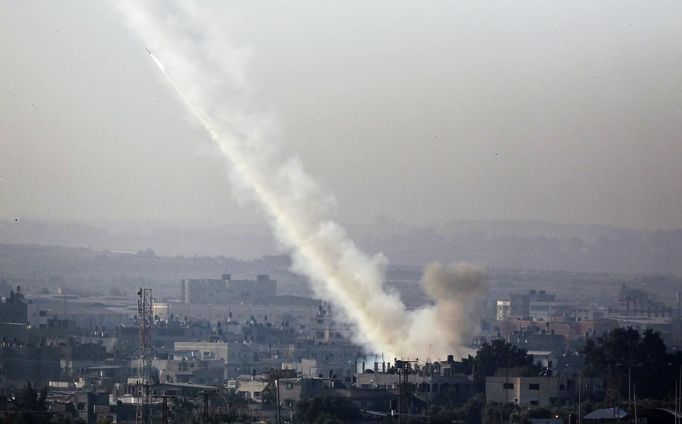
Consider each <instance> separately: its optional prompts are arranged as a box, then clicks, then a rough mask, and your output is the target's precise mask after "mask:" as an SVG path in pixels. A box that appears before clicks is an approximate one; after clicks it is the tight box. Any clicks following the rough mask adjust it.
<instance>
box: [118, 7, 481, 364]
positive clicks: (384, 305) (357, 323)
mask: <svg viewBox="0 0 682 424" xmlns="http://www.w3.org/2000/svg"><path fill="white" fill-rule="evenodd" d="M118 5H119V6H120V7H119V8H120V10H121V11H123V14H124V15H125V17H126V18H127V21H128V23H129V25H130V27H131V29H132V30H133V32H134V33H135V34H137V35H138V36H139V37H140V38H141V40H142V43H143V44H144V45H145V46H147V47H148V48H149V49H151V51H152V52H153V54H152V58H153V59H154V62H155V63H156V65H157V67H158V68H159V70H160V71H161V72H162V73H163V74H164V76H165V77H166V78H167V80H168V82H169V83H170V84H171V85H172V87H173V88H174V90H175V92H176V94H177V95H178V97H179V98H180V100H181V101H182V103H183V104H184V105H185V106H186V107H187V109H188V111H189V112H190V115H191V116H192V119H194V120H196V122H198V124H199V125H200V126H202V127H203V128H204V129H205V130H206V131H207V132H208V134H209V135H210V137H211V139H212V140H213V141H214V142H215V143H216V144H217V146H218V147H219V149H220V151H221V152H222V154H223V155H224V157H225V159H226V160H227V162H228V166H229V170H230V171H229V174H230V175H229V177H230V181H231V183H232V185H233V187H234V191H235V194H236V196H237V197H238V198H239V199H240V200H242V201H251V202H252V203H253V205H255V207H257V208H258V209H259V210H260V211H261V212H262V213H263V214H264V215H265V216H266V217H267V218H268V221H269V223H270V225H271V227H272V230H273V232H274V234H275V236H276V239H277V240H278V242H279V243H280V244H281V247H282V249H283V250H285V251H286V252H288V253H289V254H290V255H291V257H292V259H293V270H294V271H296V272H298V273H301V274H303V275H305V276H306V277H307V278H308V279H309V281H310V283H311V287H312V288H313V290H314V292H315V294H316V296H318V297H319V298H321V299H324V300H326V301H328V302H330V303H332V304H333V305H335V311H336V312H337V313H338V314H339V316H340V318H342V319H343V320H345V321H346V322H348V323H350V324H351V325H352V326H353V330H354V331H353V337H354V340H355V341H356V342H358V343H360V344H362V345H363V346H365V348H366V349H367V351H368V352H383V353H387V354H389V355H395V356H401V357H412V358H415V357H420V358H426V357H427V356H428V355H429V354H430V355H431V356H432V357H435V358H437V357H444V356H445V355H447V354H450V353H455V354H462V353H463V351H462V344H463V342H464V341H466V337H467V336H468V335H470V334H471V331H472V330H473V328H474V325H473V320H472V315H471V314H472V312H473V311H472V310H471V308H470V305H472V303H473V299H474V297H475V296H476V294H477V293H478V292H479V290H480V287H482V282H483V280H484V276H483V274H482V273H481V272H480V271H478V270H476V269H474V268H472V267H470V266H464V265H460V266H455V267H444V266H442V265H431V266H429V267H427V269H426V272H425V275H424V278H423V282H422V283H423V285H424V289H425V291H426V292H427V293H428V294H429V295H430V296H431V298H432V299H433V304H432V305H431V306H428V307H425V308H422V309H418V310H414V311H409V310H408V309H407V308H406V306H405V305H404V304H403V303H402V301H401V300H400V297H399V296H398V295H397V294H396V293H395V292H392V291H389V290H387V289H386V288H385V287H384V285H383V282H384V276H385V268H386V265H387V261H386V258H385V257H384V256H383V255H381V254H377V255H374V256H368V255H366V254H365V253H363V252H362V251H361V250H360V249H358V248H357V246H356V245H355V244H354V243H353V241H352V240H350V239H349V238H348V236H347V235H346V232H345V231H344V229H343V228H342V227H341V226H340V225H338V224H337V223H336V222H334V221H332V220H330V219H328V216H329V215H330V213H329V212H330V209H331V208H332V207H333V206H334V198H333V196H331V195H330V194H329V193H326V192H325V191H324V190H322V189H321V188H320V187H319V185H318V184H317V183H316V181H315V180H314V179H313V178H312V177H311V176H310V175H308V174H307V173H306V172H305V170H304V169H303V166H302V164H301V162H300V160H298V159H297V158H296V157H286V156H285V155H284V154H283V153H282V149H281V146H280V141H279V137H278V133H277V130H276V117H275V115H274V114H273V113H271V112H262V111H260V110H258V109H257V108H256V107H255V106H254V103H253V100H252V95H251V90H250V88H249V86H248V83H247V80H246V77H245V69H246V62H247V61H248V56H249V52H248V51H247V50H244V49H238V48H235V47H234V46H232V45H231V44H230V43H229V41H228V40H229V39H230V37H229V36H228V34H227V33H226V31H225V29H224V28H225V22H224V21H223V20H221V18H220V16H219V15H217V14H216V13H213V12H208V11H205V10H202V9H201V8H199V7H198V6H197V5H195V4H193V3H191V2H188V1H177V2H141V1H137V0H127V1H121V2H119V3H118ZM389 357H390V356H389Z"/></svg>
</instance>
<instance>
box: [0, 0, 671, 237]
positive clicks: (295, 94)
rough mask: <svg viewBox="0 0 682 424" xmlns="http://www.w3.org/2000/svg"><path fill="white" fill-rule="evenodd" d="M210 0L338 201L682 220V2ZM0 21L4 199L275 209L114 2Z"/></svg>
mask: <svg viewBox="0 0 682 424" xmlns="http://www.w3.org/2000/svg"><path fill="white" fill-rule="evenodd" d="M398 3H399V4H398ZM202 4H204V5H205V6H206V7H218V8H220V9H222V10H221V11H220V13H225V16H226V25H229V26H230V27H232V28H233V31H232V32H233V33H234V37H235V39H234V44H237V45H240V46H250V49H251V54H252V57H251V62H250V66H249V69H248V72H247V76H248V78H249V79H250V81H251V84H252V85H253V87H254V89H255V91H256V94H257V96H258V100H259V102H260V103H261V104H263V105H264V108H265V107H272V108H274V109H276V110H277V111H278V113H279V116H280V124H281V127H282V133H283V136H284V138H285V141H286V145H287V150H289V151H290V152H292V153H296V154H299V155H300V156H301V157H302V159H303V161H304V163H305V166H306V168H307V169H308V170H309V171H310V172H311V173H312V174H314V175H315V176H317V177H319V180H320V181H321V182H322V184H323V185H324V186H325V187H326V188H328V189H329V190H330V191H332V192H334V193H335V195H336V197H337V200H338V204H339V207H338V218H339V219H340V221H341V222H347V223H362V222H368V221H373V220H374V218H375V217H376V216H377V215H387V216H390V217H394V218H396V219H398V220H401V221H404V222H410V223H420V222H439V221H443V220H447V219H451V218H482V219H498V218H505V219H544V220H552V221H564V222H577V223H601V224H613V225H622V226H628V227H635V228H670V227H682V183H681V182H682V166H681V163H682V41H680V40H682V25H680V23H679V22H680V17H681V16H682V3H680V2H677V1H670V2H664V1H660V2H645V1H641V2H627V1H599V2H595V1H584V2H580V1H575V2H565V1H562V2H560V1H554V2H548V1H534V2H531V1H515V2H481V1H467V2H456V1H450V2H435V1H434V2H428V5H427V3H425V2H418V1H404V2H395V1H388V0H385V1H336V2H318V1H312V0H310V1H289V2H268V3H265V2H254V1H240V2H206V3H202ZM0 40H2V41H1V42H0V58H1V63H2V65H1V66H0V218H14V217H31V218H48V219H60V220H81V219H121V220H124V219H125V220H127V219H130V220H172V221H194V222H228V223H229V222H254V221H257V218H254V214H253V212H252V210H251V209H250V208H249V207H248V206H247V207H240V206H238V205H237V204H236V203H235V202H233V201H232V200H231V198H230V188H229V184H228V181H227V179H226V178H225V174H226V170H225V165H224V163H223V161H222V160H221V159H220V158H219V157H218V156H217V155H216V154H215V153H214V150H213V148H212V147H211V144H210V142H209V140H208V138H207V137H206V135H205V134H203V133H202V131H201V130H200V129H198V128H197V127H196V126H195V125H193V124H192V123H191V122H190V121H189V120H188V119H186V118H185V112H184V110H183V108H182V107H181V106H180V105H179V104H178V103H177V101H176V100H175V98H174V96H173V95H172V93H171V92H170V91H169V90H168V87H167V85H166V84H165V83H164V82H163V81H162V79H161V77H160V76H159V74H158V71H157V70H156V68H155V67H154V65H153V63H152V61H151V60H150V58H149V56H148V55H147V54H146V52H145V51H144V48H143V46H141V45H140V44H139V42H138V41H137V40H136V38H135V37H134V36H132V35H131V34H129V32H128V30H127V28H126V27H125V25H124V24H123V23H122V19H120V17H119V15H118V14H117V13H116V12H115V11H114V8H113V7H111V4H110V3H107V2H90V1H88V2H86V1H80V2H75V1H56V0H55V1H48V2H33V1H7V0H2V1H0Z"/></svg>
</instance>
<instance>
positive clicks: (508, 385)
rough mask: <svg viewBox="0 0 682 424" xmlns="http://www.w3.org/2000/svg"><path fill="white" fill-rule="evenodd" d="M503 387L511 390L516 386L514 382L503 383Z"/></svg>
mask: <svg viewBox="0 0 682 424" xmlns="http://www.w3.org/2000/svg"><path fill="white" fill-rule="evenodd" d="M502 388H503V389H505V390H511V389H513V388H514V383H503V384H502Z"/></svg>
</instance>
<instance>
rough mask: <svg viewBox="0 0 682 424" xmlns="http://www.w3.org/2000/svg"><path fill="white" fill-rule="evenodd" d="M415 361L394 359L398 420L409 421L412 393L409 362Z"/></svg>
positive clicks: (400, 421) (404, 422)
mask: <svg viewBox="0 0 682 424" xmlns="http://www.w3.org/2000/svg"><path fill="white" fill-rule="evenodd" d="M416 362H417V361H410V360H400V359H398V358H396V359H395V367H396V369H397V370H398V395H399V400H398V422H399V423H400V424H408V423H409V422H410V400H411V399H412V393H411V390H410V383H409V380H410V371H411V370H412V365H411V363H416Z"/></svg>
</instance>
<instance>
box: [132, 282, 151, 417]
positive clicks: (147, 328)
mask: <svg viewBox="0 0 682 424" xmlns="http://www.w3.org/2000/svg"><path fill="white" fill-rule="evenodd" d="M137 297H138V299H137V324H138V330H139V331H138V333H139V334H138V335H139V345H138V355H139V361H138V370H137V409H136V413H135V423H136V424H150V423H151V411H150V405H151V402H150V396H151V388H150V384H151V373H152V324H153V322H154V315H153V312H152V310H153V302H154V300H153V298H152V289H143V288H140V289H139V290H138V291H137Z"/></svg>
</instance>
